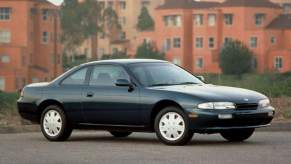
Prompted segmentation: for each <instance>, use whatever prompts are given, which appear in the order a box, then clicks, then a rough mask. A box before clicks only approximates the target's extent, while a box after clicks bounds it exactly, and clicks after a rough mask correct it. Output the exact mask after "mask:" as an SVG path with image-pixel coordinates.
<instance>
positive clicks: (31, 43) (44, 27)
mask: <svg viewBox="0 0 291 164" xmlns="http://www.w3.org/2000/svg"><path fill="white" fill-rule="evenodd" d="M1 7H2V8H3V7H9V8H11V14H10V19H9V20H0V30H7V31H10V33H11V40H10V42H9V43H0V59H1V60H0V78H1V79H2V81H4V85H5V87H4V91H7V92H14V91H16V90H17V89H20V88H22V87H23V86H24V85H26V84H28V83H31V82H37V81H48V80H51V79H53V78H55V77H56V76H57V75H59V74H61V73H62V72H63V70H62V64H61V54H62V46H61V44H60V42H59V39H58V40H57V38H59V35H60V25H59V24H60V23H59V22H60V20H59V15H58V8H57V7H56V6H54V5H52V4H50V3H46V2H41V3H40V2H39V1H36V0H0V8H1ZM43 9H46V10H47V9H48V10H49V11H50V12H49V13H50V14H49V16H48V20H47V21H44V20H43V17H42V16H43V13H42V11H43ZM44 31H47V32H48V33H49V40H48V43H46V44H44V43H43V42H42V32H44ZM3 56H5V60H4V59H3V58H4V57H3ZM7 58H8V59H7ZM7 60H8V61H7ZM53 60H56V61H53Z"/></svg>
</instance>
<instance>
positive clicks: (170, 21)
mask: <svg viewBox="0 0 291 164" xmlns="http://www.w3.org/2000/svg"><path fill="white" fill-rule="evenodd" d="M164 25H165V26H171V25H173V26H176V27H180V26H181V25H182V20H181V16H179V15H172V16H164Z"/></svg>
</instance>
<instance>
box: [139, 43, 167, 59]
mask: <svg viewBox="0 0 291 164" xmlns="http://www.w3.org/2000/svg"><path fill="white" fill-rule="evenodd" d="M135 57H136V58H138V59H160V60H164V59H165V55H164V54H163V53H161V52H159V51H158V50H156V49H155V48H154V47H153V46H152V44H150V43H146V42H144V43H143V44H142V45H140V46H139V47H138V48H137V51H136V55H135Z"/></svg>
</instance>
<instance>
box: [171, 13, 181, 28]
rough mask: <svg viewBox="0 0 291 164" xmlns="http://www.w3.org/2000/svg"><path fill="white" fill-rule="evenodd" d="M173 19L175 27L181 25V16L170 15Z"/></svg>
mask: <svg viewBox="0 0 291 164" xmlns="http://www.w3.org/2000/svg"><path fill="white" fill-rule="evenodd" d="M172 19H173V25H174V26H176V27H180V26H181V16H178V15H175V16H173V17H172Z"/></svg>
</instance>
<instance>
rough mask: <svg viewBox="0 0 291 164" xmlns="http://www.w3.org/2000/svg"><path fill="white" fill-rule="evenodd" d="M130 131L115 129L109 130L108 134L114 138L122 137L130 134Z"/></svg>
mask: <svg viewBox="0 0 291 164" xmlns="http://www.w3.org/2000/svg"><path fill="white" fill-rule="evenodd" d="M131 133H132V132H117V131H111V132H110V134H111V135H113V136H114V137H116V138H124V137H128V136H129V135H131Z"/></svg>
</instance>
